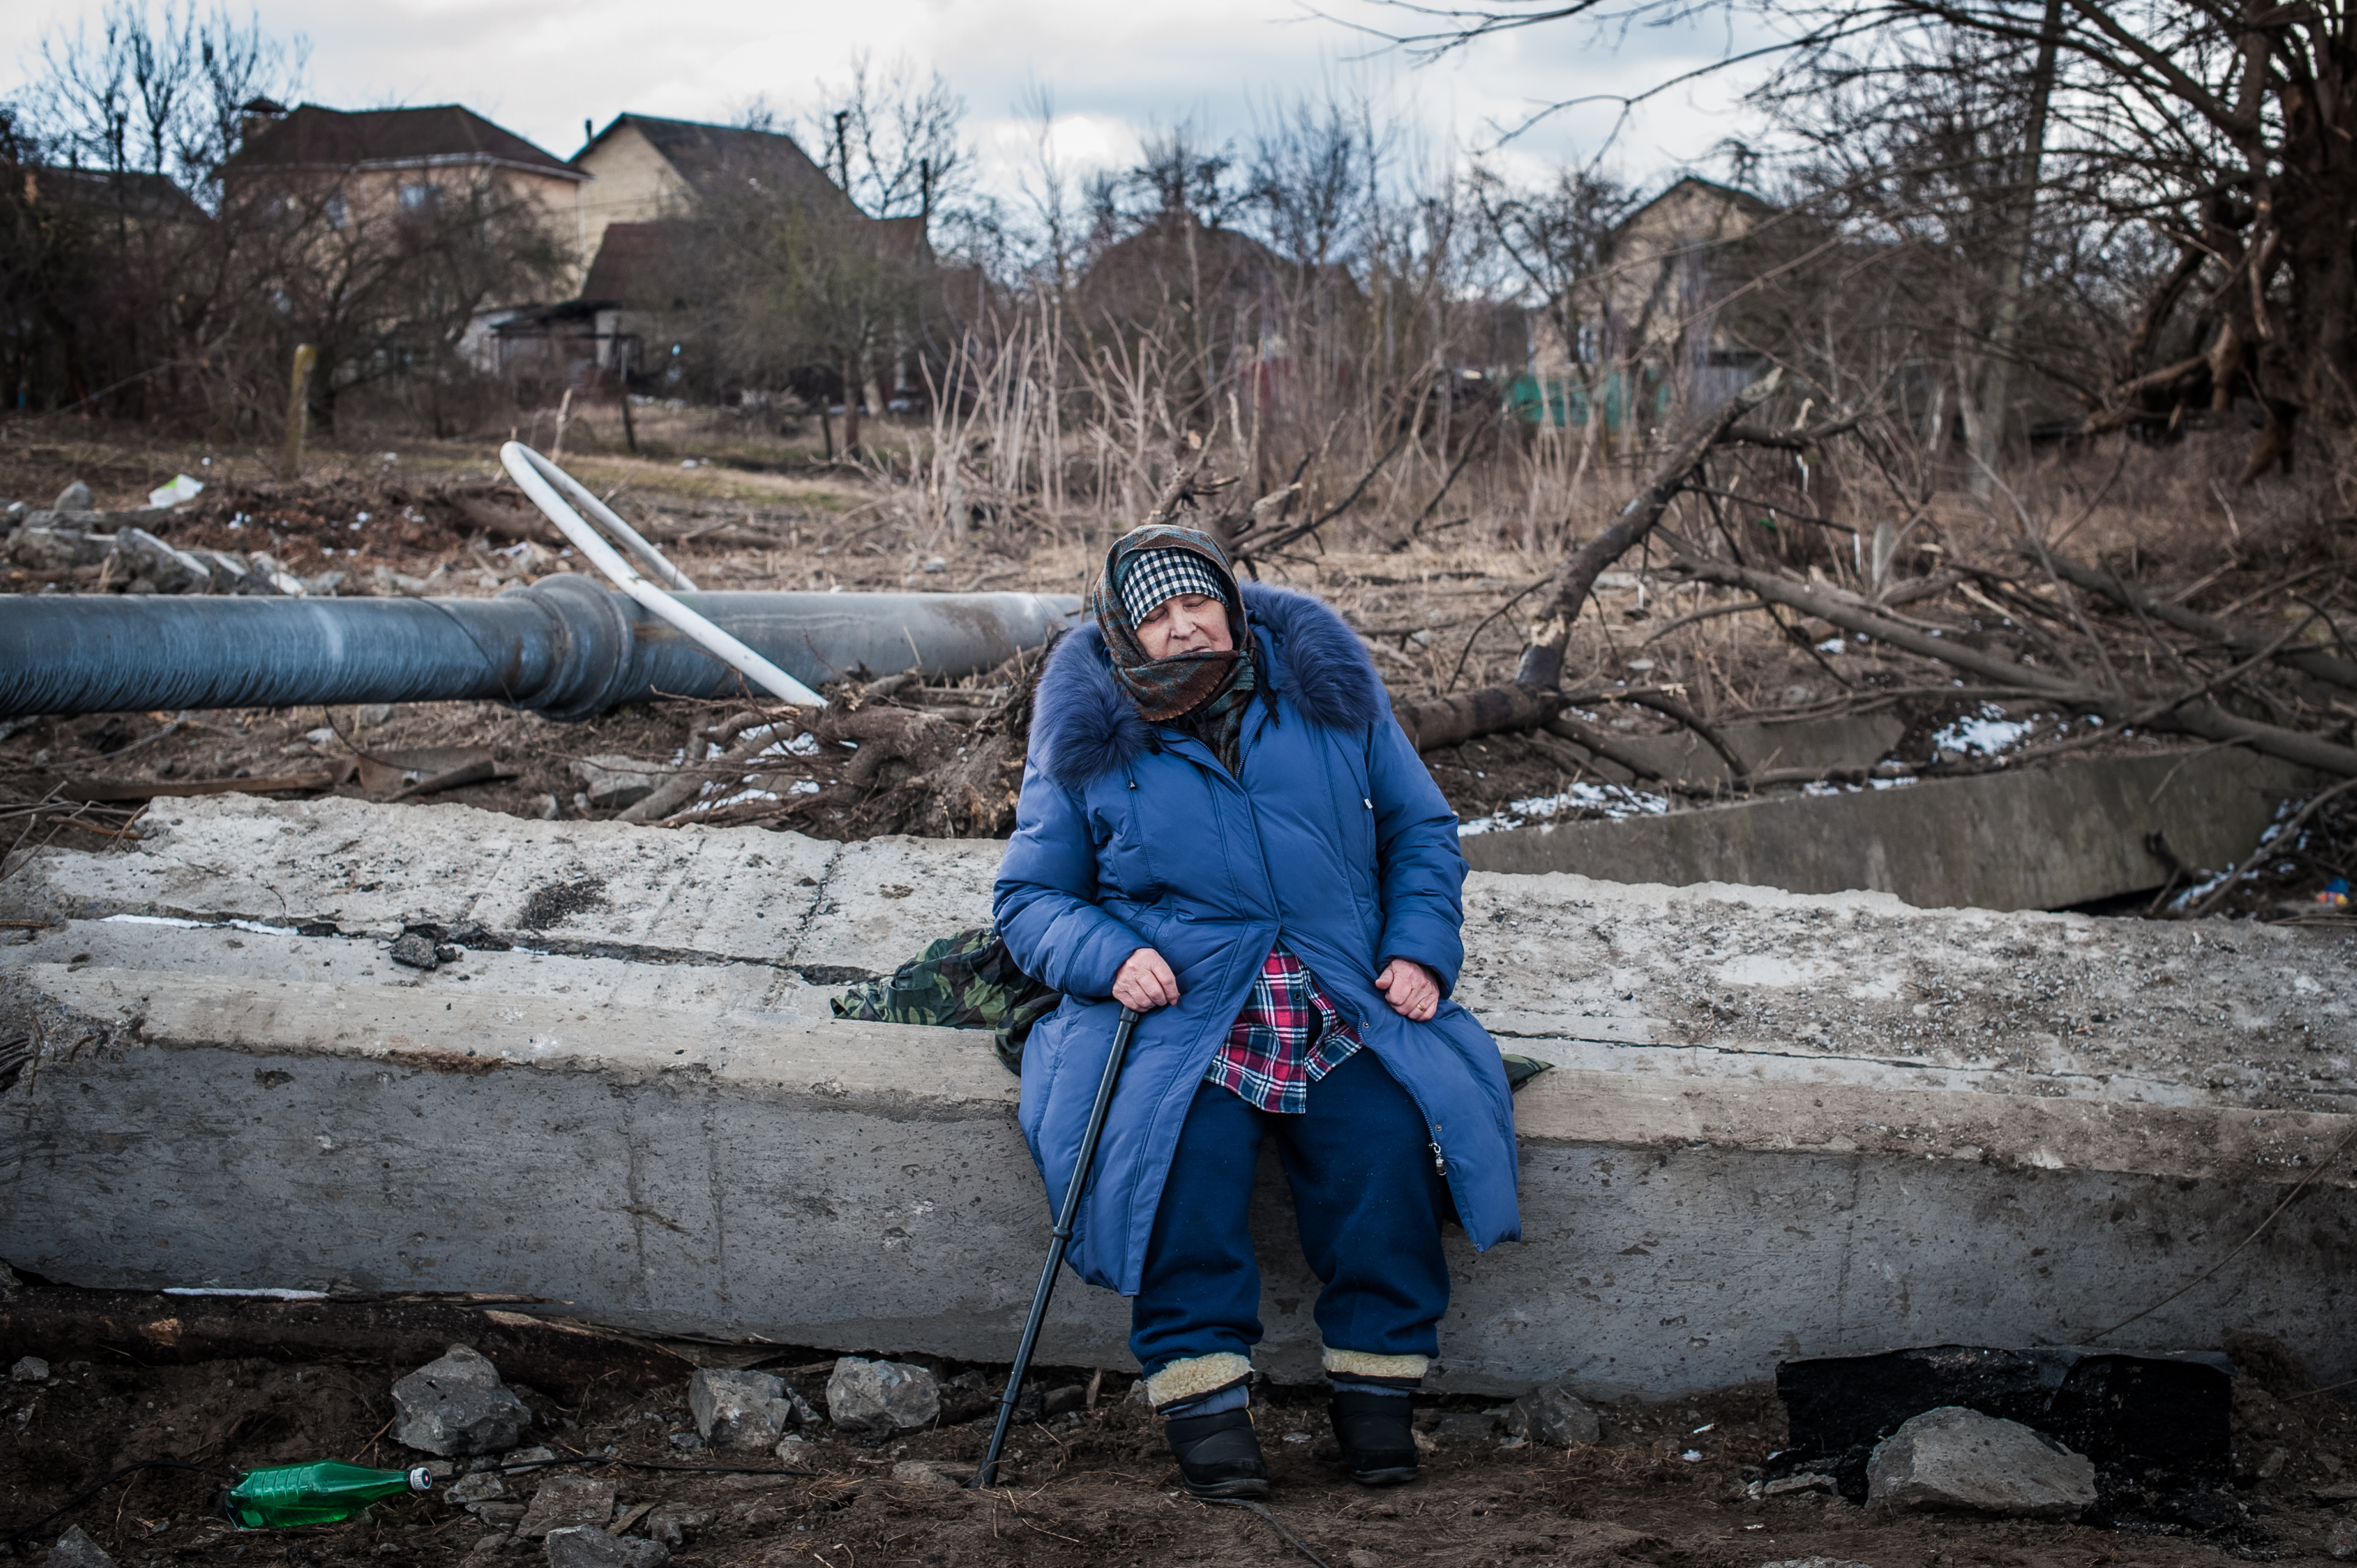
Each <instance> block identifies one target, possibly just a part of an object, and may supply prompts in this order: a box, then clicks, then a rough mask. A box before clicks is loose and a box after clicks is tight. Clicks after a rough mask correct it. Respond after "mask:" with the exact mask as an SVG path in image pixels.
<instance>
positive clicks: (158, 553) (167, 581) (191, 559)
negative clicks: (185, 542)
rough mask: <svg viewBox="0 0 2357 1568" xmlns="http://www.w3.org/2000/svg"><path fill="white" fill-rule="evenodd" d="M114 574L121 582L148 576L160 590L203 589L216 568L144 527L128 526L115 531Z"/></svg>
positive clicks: (196, 591) (160, 591) (211, 579)
mask: <svg viewBox="0 0 2357 1568" xmlns="http://www.w3.org/2000/svg"><path fill="white" fill-rule="evenodd" d="M111 575H112V576H113V578H114V579H115V580H116V581H117V582H121V581H125V580H128V581H131V582H138V581H141V580H142V579H145V581H147V582H150V583H153V584H155V585H156V592H157V593H159V594H189V593H202V592H204V590H205V589H207V588H209V587H210V586H212V581H213V571H212V568H211V567H210V565H208V564H206V563H205V562H204V561H202V560H200V559H199V558H198V557H197V556H195V555H193V554H190V553H188V551H186V550H178V549H175V548H174V547H173V546H171V545H169V544H167V543H165V542H163V541H162V540H160V539H158V538H156V536H155V535H154V534H152V533H150V532H147V531H146V530H145V529H144V528H126V529H123V530H121V531H120V532H117V533H116V534H115V536H114V564H113V568H112V569H111Z"/></svg>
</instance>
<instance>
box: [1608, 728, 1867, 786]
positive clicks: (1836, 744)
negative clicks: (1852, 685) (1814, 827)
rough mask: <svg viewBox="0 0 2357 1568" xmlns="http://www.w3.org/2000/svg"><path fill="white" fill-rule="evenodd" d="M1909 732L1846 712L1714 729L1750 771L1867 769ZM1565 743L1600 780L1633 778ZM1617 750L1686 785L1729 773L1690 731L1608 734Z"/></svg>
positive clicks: (1714, 780)
mask: <svg viewBox="0 0 2357 1568" xmlns="http://www.w3.org/2000/svg"><path fill="white" fill-rule="evenodd" d="M1906 733H1907V725H1906V723H1905V721H1903V720H1901V719H1900V718H1898V717H1896V716H1895V715H1893V714H1845V715H1842V716H1840V717H1837V718H1826V719H1788V720H1781V721H1779V722H1776V723H1772V724H1732V725H1721V726H1719V728H1718V737H1719V738H1720V739H1721V740H1723V741H1725V742H1727V749H1728V750H1730V751H1732V752H1734V753H1735V755H1736V756H1738V757H1741V758H1742V759H1743V765H1744V767H1745V768H1746V769H1747V770H1748V771H1749V772H1753V773H1758V772H1762V771H1765V770H1766V769H1768V768H1871V767H1873V766H1874V765H1875V764H1876V763H1878V762H1879V761H1881V760H1882V759H1883V758H1884V757H1888V756H1889V755H1890V748H1891V747H1892V746H1897V745H1898V744H1899V742H1900V738H1901V737H1902V736H1905V735H1906ZM1564 744H1565V745H1566V746H1569V747H1570V748H1571V749H1572V750H1573V751H1575V752H1577V754H1579V755H1580V756H1582V757H1587V765H1588V767H1589V768H1591V769H1592V770H1593V771H1594V772H1595V773H1596V775H1597V777H1598V778H1600V779H1609V780H1610V781H1611V782H1613V783H1615V784H1628V783H1632V782H1634V781H1635V780H1636V778H1637V776H1636V775H1635V774H1633V773H1631V772H1630V771H1629V769H1627V768H1623V767H1621V766H1620V764H1619V763H1617V762H1610V761H1607V760H1606V759H1604V758H1602V757H1595V756H1592V755H1590V754H1589V752H1588V750H1587V747H1586V746H1581V745H1580V744H1579V743H1578V742H1577V741H1569V740H1567V741H1566V742H1564ZM1612 744H1613V746H1616V747H1617V748H1618V749H1620V751H1622V752H1625V753H1626V754H1628V755H1629V756H1631V757H1635V758H1636V759H1637V760H1638V761H1640V762H1641V763H1643V764H1644V765H1645V766H1646V767H1648V768H1652V770H1653V771H1654V772H1655V773H1656V774H1658V775H1660V776H1661V777H1662V778H1664V779H1684V780H1685V781H1686V782H1688V783H1690V784H1718V783H1723V782H1725V781H1726V780H1727V779H1729V778H1731V777H1732V775H1731V774H1730V773H1729V772H1728V771H1727V759H1726V758H1725V757H1721V756H1719V754H1718V752H1717V750H1716V749H1715V748H1714V747H1712V746H1709V745H1708V744H1707V743H1706V742H1705V741H1704V740H1703V739H1702V737H1701V736H1697V735H1695V733H1694V732H1693V731H1691V730H1677V731H1674V732H1673V733H1671V734H1668V735H1619V734H1615V735H1614V736H1612Z"/></svg>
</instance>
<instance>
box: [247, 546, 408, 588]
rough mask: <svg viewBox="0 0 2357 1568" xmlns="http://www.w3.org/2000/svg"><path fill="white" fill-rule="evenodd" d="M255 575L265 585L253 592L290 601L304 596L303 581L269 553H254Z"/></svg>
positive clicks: (380, 568) (258, 551)
mask: <svg viewBox="0 0 2357 1568" xmlns="http://www.w3.org/2000/svg"><path fill="white" fill-rule="evenodd" d="M378 570H379V571H382V570H383V568H382V567H379V568H378ZM253 575H254V576H256V577H258V578H260V579H261V580H262V582H263V584H264V586H262V587H259V588H256V589H254V590H253V592H256V593H270V594H283V595H285V596H286V597H287V598H290V599H299V598H301V597H302V596H303V579H302V578H300V577H298V576H296V575H295V574H294V573H292V572H289V571H288V570H287V569H286V568H285V567H284V566H281V565H280V564H278V562H277V560H276V558H275V557H274V556H272V555H271V554H269V553H267V552H265V551H261V550H257V551H255V552H254V553H253Z"/></svg>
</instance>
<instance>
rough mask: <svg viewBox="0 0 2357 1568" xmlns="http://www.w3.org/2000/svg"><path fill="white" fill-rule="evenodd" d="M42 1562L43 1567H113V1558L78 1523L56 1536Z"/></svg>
mask: <svg viewBox="0 0 2357 1568" xmlns="http://www.w3.org/2000/svg"><path fill="white" fill-rule="evenodd" d="M42 1563H43V1564H44V1565H45V1568H114V1559H113V1558H112V1557H109V1556H108V1555H107V1554H106V1549H105V1548H104V1547H102V1546H101V1545H99V1543H98V1542H97V1541H92V1540H91V1538H90V1535H89V1533H88V1532H87V1531H86V1530H83V1529H82V1527H81V1526H80V1525H75V1526H73V1527H72V1528H71V1529H70V1530H67V1531H66V1532H65V1533H64V1534H63V1535H60V1536H59V1537H58V1540H57V1544H56V1545H54V1546H52V1547H50V1548H49V1554H48V1556H47V1557H45V1558H43V1559H42Z"/></svg>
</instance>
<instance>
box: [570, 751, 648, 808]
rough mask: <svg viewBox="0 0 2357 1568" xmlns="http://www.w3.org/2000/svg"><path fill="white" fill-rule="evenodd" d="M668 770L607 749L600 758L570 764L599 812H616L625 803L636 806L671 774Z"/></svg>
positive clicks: (585, 758) (591, 802)
mask: <svg viewBox="0 0 2357 1568" xmlns="http://www.w3.org/2000/svg"><path fill="white" fill-rule="evenodd" d="M670 772H671V770H670V769H669V768H664V767H662V766H661V765H660V764H658V763H652V762H641V761H640V760H639V759H638V758H637V757H623V756H620V755H619V754H618V753H614V752H608V753H607V754H606V755H604V756H602V757H583V758H582V759H581V760H580V761H578V762H576V763H575V764H574V765H573V777H574V778H576V779H579V780H580V782H581V786H582V789H583V792H584V793H586V794H587V796H588V797H589V803H590V804H591V805H592V806H595V807H597V809H598V810H599V811H620V810H622V809H623V808H624V807H625V806H635V805H637V804H638V803H639V802H640V801H641V800H645V799H646V798H647V797H648V796H650V795H651V794H653V793H654V792H655V786H656V785H658V784H660V783H662V781H663V780H664V779H666V778H668V777H669V776H670Z"/></svg>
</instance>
